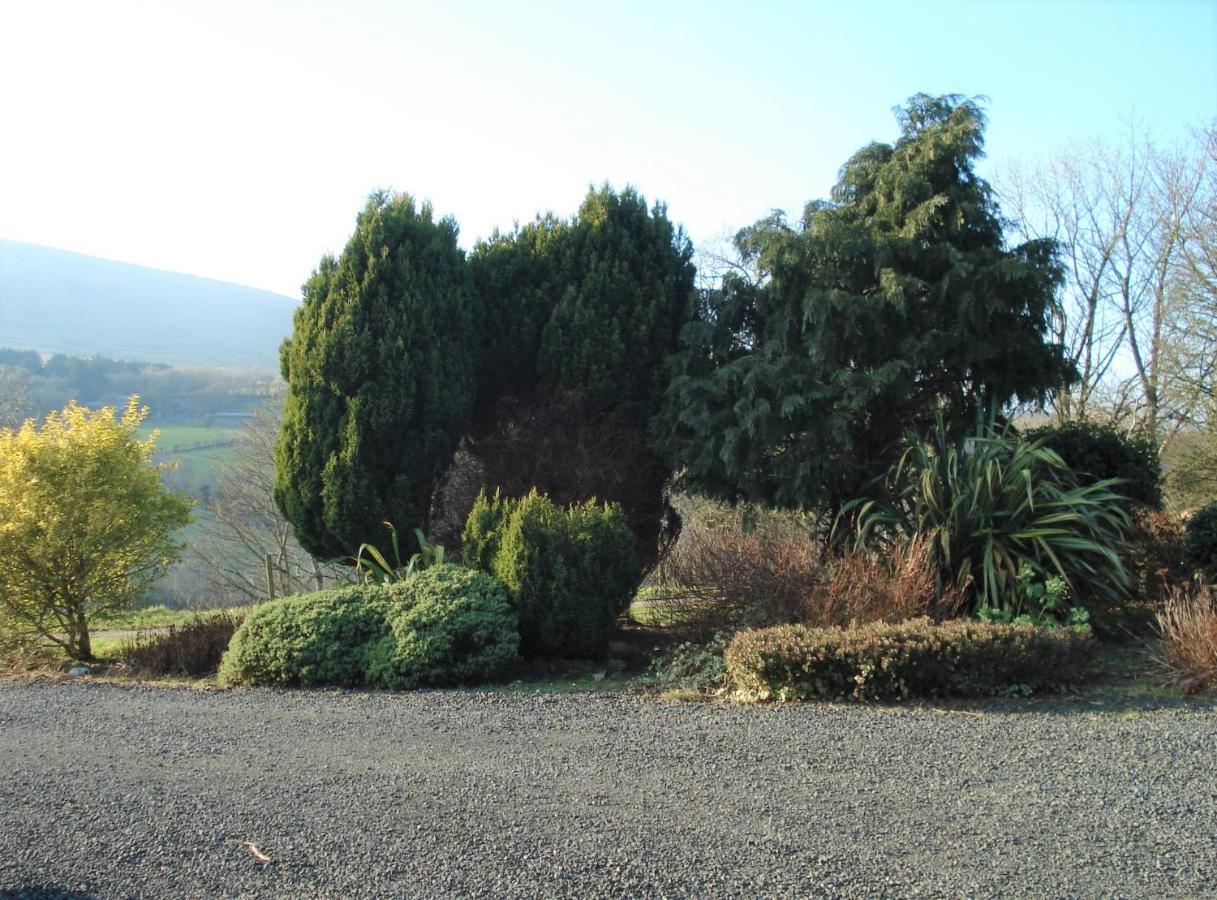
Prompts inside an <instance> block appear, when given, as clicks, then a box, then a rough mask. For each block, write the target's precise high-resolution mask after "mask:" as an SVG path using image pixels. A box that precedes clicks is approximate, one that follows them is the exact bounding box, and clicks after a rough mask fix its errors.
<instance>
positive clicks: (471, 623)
mask: <svg viewBox="0 0 1217 900" xmlns="http://www.w3.org/2000/svg"><path fill="white" fill-rule="evenodd" d="M387 599H388V604H387V607H386V609H387V612H386V617H387V620H388V626H389V633H388V634H387V635H385V636H384V637H382V638H381V639H380V640H379V641H377V642H376V643H375V644H374V646H373V647H372V648H371V650H370V653H369V656H368V676H367V677H368V683H369V684H372V685H378V686H383V687H388V688H392V689H395V690H410V689H412V688H416V687H421V686H430V687H443V686H446V685H455V684H471V683H477V682H481V681H489V680H491V679H494V678H496V677H498V676H500V675H502V674H503V673H504V672H506V671H507V670H508V669H509V668H510V667H511V666H513V665H514V664H515V663H517V662H518V661H519V648H520V633H519V621H518V619H517V617H516V613H515V610H514V609H513V608H512V605H511V598H510V597H509V596H508V594H507V589H506V588H505V587H503V585H502V584H501V583H500V582H498V581H496V580H495V579H494V578H491V577H490V576H489V575H487V574H485V573H484V572H477V571H474V570H472V569H466V568H463V567H461V566H455V565H451V564H448V565H440V566H435V567H433V568H430V569H426V570H425V571H423V572H420V573H418V574H417V575H415V576H413V577H412V578H408V579H406V580H405V581H400V582H397V583H395V584H392V585H390V586H389V587H388V589H387Z"/></svg>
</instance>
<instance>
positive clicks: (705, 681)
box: [651, 633, 730, 694]
mask: <svg viewBox="0 0 1217 900" xmlns="http://www.w3.org/2000/svg"><path fill="white" fill-rule="evenodd" d="M729 639H730V636H729V635H728V634H726V633H721V634H717V635H714V636H713V637H712V638H710V639H709V640H707V641H683V642H681V643H679V644H677V645H676V646H674V647H670V648H668V649H667V650H666V651H664V652H663V653H662V654H660V655H659V656H658V657H656V658H655V660H654V661H653V662H652V663H651V678H652V683H653V684H654V685H655V687H657V688H659V689H660V690H664V691H672V690H678V691H695V692H697V693H699V694H710V693H715V692H717V691H719V690H721V689H722V688H723V687H724V686H725V685H726V682H727V664H726V663H725V662H723V651H724V650H726V648H727V642H728V641H729Z"/></svg>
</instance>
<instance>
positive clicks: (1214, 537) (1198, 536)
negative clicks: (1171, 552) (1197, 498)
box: [1183, 502, 1217, 578]
mask: <svg viewBox="0 0 1217 900" xmlns="http://www.w3.org/2000/svg"><path fill="white" fill-rule="evenodd" d="M1183 561H1184V562H1185V563H1187V565H1188V566H1189V567H1190V568H1191V569H1192V570H1193V571H1196V572H1200V573H1202V574H1204V575H1206V576H1207V577H1209V578H1213V577H1214V576H1217V502H1214V503H1210V504H1209V505H1208V506H1206V507H1204V508H1203V509H1201V510H1199V511H1198V512H1197V513H1196V514H1195V515H1194V516H1192V517H1191V518H1190V519H1188V522H1187V533H1186V535H1185V536H1184V539H1183Z"/></svg>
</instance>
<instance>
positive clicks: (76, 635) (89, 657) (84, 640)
mask: <svg viewBox="0 0 1217 900" xmlns="http://www.w3.org/2000/svg"><path fill="white" fill-rule="evenodd" d="M68 656H70V657H71V658H72V659H75V660H78V661H80V662H93V643H92V641H91V640H90V639H89V622H88V620H87V619H86V618H85V615H84V613H83V612H78V613H76V614H75V615H73V616H72V620H71V625H70V627H69V630H68Z"/></svg>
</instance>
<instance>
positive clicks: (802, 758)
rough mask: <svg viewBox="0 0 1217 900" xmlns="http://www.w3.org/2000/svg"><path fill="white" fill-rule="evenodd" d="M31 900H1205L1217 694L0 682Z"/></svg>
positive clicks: (6, 845)
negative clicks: (1026, 695) (730, 698)
mask: <svg viewBox="0 0 1217 900" xmlns="http://www.w3.org/2000/svg"><path fill="white" fill-rule="evenodd" d="M245 841H248V842H251V843H252V844H253V845H254V846H255V847H256V848H257V849H258V850H259V851H260V852H261V853H263V854H264V855H265V856H266V857H268V858H269V859H270V862H269V863H261V862H259V861H258V860H257V859H256V858H255V856H254V854H253V851H252V850H251V849H250V847H249V846H248V845H246V844H244V843H242V842H245ZM23 894H24V895H28V896H36V897H58V896H70V897H86V896H89V897H91V896H98V897H126V896H137V897H157V898H159V897H203V896H206V897H219V896H227V897H237V896H242V897H244V896H259V897H261V896H265V897H317V896H322V897H373V896H417V897H436V896H447V895H456V896H486V897H489V896H494V897H515V896H518V897H538V896H543V897H564V896H578V897H587V896H597V897H598V896H615V897H635V896H668V897H676V896H739V897H756V896H775V897H792V896H805V897H806V896H867V897H874V896H909V895H913V894H917V895H919V896H948V897H956V896H1034V897H1043V896H1080V897H1092V896H1189V897H1190V896H1217V707H1215V706H1214V705H1213V704H1212V703H1206V704H1179V705H1176V706H1168V707H1162V708H1157V709H1153V710H1148V711H1141V710H1138V709H1132V708H1121V707H1093V706H1082V707H1076V706H1075V707H1067V706H1061V705H1045V704H1033V703H1027V704H1008V705H1006V706H1002V707H996V708H989V709H986V710H985V711H983V712H981V713H977V712H975V711H968V710H965V709H940V710H935V709H926V708H891V707H886V708H885V707H856V706H849V707H830V706H819V705H808V706H802V707H761V708H757V707H747V708H732V707H721V706H715V705H709V704H689V703H684V704H675V703H664V702H659V701H655V700H647V699H640V698H636V697H630V696H622V695H589V694H580V695H565V696H559V695H528V694H500V695H494V694H468V693H460V692H426V693H416V694H403V695H391V694H380V693H359V692H304V691H301V692H278V691H270V690H254V691H247V692H233V693H223V692H204V691H193V690H187V689H166V688H151V687H127V686H120V685H107V684H86V683H71V684H49V683H15V682H0V896H5V897H13V896H22V895H23Z"/></svg>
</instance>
